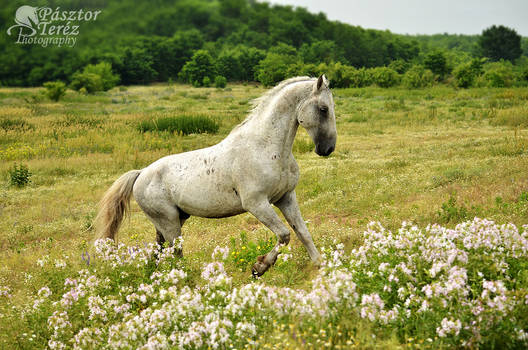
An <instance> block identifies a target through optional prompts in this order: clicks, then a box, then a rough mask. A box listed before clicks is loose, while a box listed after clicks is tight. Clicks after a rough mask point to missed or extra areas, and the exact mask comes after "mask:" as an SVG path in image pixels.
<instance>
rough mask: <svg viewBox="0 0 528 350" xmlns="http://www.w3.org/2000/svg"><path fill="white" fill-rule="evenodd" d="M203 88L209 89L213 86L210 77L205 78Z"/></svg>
mask: <svg viewBox="0 0 528 350" xmlns="http://www.w3.org/2000/svg"><path fill="white" fill-rule="evenodd" d="M202 86H203V87H209V86H211V78H209V77H204V78H203V80H202Z"/></svg>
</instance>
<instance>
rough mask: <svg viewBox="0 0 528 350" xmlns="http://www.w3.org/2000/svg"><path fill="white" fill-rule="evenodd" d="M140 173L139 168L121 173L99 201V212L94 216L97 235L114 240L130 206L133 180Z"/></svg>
mask: <svg viewBox="0 0 528 350" xmlns="http://www.w3.org/2000/svg"><path fill="white" fill-rule="evenodd" d="M140 173H141V170H131V171H129V172H127V173H125V174H123V175H122V176H121V177H120V178H119V179H117V180H116V181H115V182H114V184H113V185H112V186H111V187H110V188H109V189H108V191H106V193H105V194H104V196H103V198H102V199H101V201H100V202H99V213H98V214H97V217H96V218H95V227H96V228H97V232H98V234H99V237H102V238H111V239H113V240H115V235H116V233H117V231H118V230H119V226H120V225H121V221H122V220H123V216H124V215H125V214H126V213H127V211H128V208H129V206H130V197H131V196H132V189H133V188H134V182H136V179H137V177H138V176H139V174H140Z"/></svg>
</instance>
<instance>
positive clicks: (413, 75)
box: [402, 65, 434, 89]
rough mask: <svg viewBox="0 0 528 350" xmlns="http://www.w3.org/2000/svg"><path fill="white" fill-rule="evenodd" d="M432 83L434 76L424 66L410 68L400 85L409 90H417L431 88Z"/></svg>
mask: <svg viewBox="0 0 528 350" xmlns="http://www.w3.org/2000/svg"><path fill="white" fill-rule="evenodd" d="M433 82H434V74H433V72H431V71H430V70H429V69H426V68H425V67H424V66H421V65H415V66H412V67H411V68H410V69H409V70H408V71H407V72H405V74H404V75H403V79H402V84H403V85H404V86H405V87H407V88H409V89H418V88H424V87H427V86H431V85H432V84H433Z"/></svg>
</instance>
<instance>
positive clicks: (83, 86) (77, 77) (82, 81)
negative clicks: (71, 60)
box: [70, 72, 103, 94]
mask: <svg viewBox="0 0 528 350" xmlns="http://www.w3.org/2000/svg"><path fill="white" fill-rule="evenodd" d="M70 87H71V88H72V89H73V90H77V91H79V92H82V93H89V94H93V93H94V92H97V91H103V80H102V79H101V76H99V75H97V74H93V73H84V72H83V73H81V72H77V73H75V74H74V75H73V77H72V82H71V84H70ZM81 90H82V91H81Z"/></svg>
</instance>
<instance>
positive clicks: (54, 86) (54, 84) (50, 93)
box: [44, 81, 66, 102]
mask: <svg viewBox="0 0 528 350" xmlns="http://www.w3.org/2000/svg"><path fill="white" fill-rule="evenodd" d="M44 87H45V88H46V91H45V92H44V94H45V95H46V96H47V97H49V99H50V100H53V101H55V102H56V101H58V100H60V99H61V98H62V97H63V96H64V95H65V94H66V84H64V83H63V82H62V81H48V82H47V83H44Z"/></svg>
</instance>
